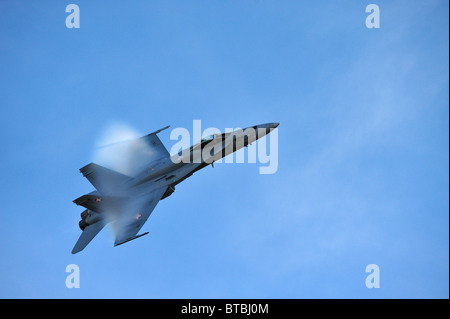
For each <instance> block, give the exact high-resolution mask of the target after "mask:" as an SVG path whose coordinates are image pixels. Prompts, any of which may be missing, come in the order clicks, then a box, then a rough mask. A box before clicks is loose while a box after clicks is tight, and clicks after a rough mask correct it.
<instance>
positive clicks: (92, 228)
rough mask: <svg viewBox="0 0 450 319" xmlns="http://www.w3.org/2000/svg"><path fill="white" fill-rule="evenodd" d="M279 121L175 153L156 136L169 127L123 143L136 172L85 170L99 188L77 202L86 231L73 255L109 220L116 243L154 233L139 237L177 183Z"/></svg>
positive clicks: (95, 167)
mask: <svg viewBox="0 0 450 319" xmlns="http://www.w3.org/2000/svg"><path fill="white" fill-rule="evenodd" d="M278 125H279V123H267V124H262V125H255V126H252V127H248V128H246V129H243V130H242V129H240V130H236V131H234V132H231V133H221V134H214V135H211V136H209V137H208V138H204V139H202V140H201V141H200V142H199V143H197V144H195V145H193V146H191V147H190V148H187V149H184V150H182V151H180V152H179V153H178V154H175V155H172V156H170V154H169V152H168V151H167V149H166V148H165V147H164V145H163V144H162V142H161V140H160V139H159V138H158V136H157V135H156V134H157V133H159V132H161V131H162V130H164V129H166V128H168V126H167V127H165V128H162V129H160V130H158V131H156V132H153V133H150V134H148V135H146V136H144V137H141V138H139V139H135V140H131V141H127V142H122V143H119V146H120V149H121V150H123V149H127V151H128V152H129V153H130V152H131V155H132V156H131V157H132V160H133V161H132V165H133V168H134V173H133V174H132V175H125V174H122V173H119V172H117V171H115V170H112V169H109V168H106V167H103V166H100V165H97V164H95V163H90V164H88V165H86V166H84V167H83V168H81V169H80V171H81V173H82V174H83V176H84V177H86V178H87V179H88V180H89V182H90V183H91V184H92V185H93V186H94V187H95V189H96V190H95V191H93V192H91V193H89V194H86V195H83V196H81V197H79V198H77V199H75V200H74V201H73V202H74V203H75V204H77V205H80V206H83V207H84V208H86V210H84V211H83V212H82V213H81V220H80V222H79V226H80V229H81V230H82V233H81V235H80V238H79V239H78V241H77V243H76V244H75V246H74V248H73V250H72V254H76V253H78V252H80V251H82V250H83V249H84V248H85V247H86V246H87V245H88V244H89V242H90V241H91V240H92V239H93V238H94V237H95V236H96V235H97V234H98V233H99V232H100V231H101V230H102V229H103V227H104V226H105V225H106V224H110V225H111V226H112V229H113V231H114V236H115V241H114V246H118V245H121V244H124V243H126V242H129V241H130V240H133V239H136V238H138V237H141V236H144V235H146V234H148V232H146V233H143V234H140V235H137V233H138V232H139V230H140V229H141V228H142V226H143V225H144V223H145V222H146V221H147V219H148V218H149V216H150V214H151V213H152V211H153V210H154V208H155V207H156V204H158V202H159V201H160V200H161V199H164V198H166V197H168V196H170V195H171V194H172V193H173V192H174V191H175V186H176V185H177V184H179V183H181V182H182V181H184V180H185V179H186V178H188V177H190V176H192V174H194V173H195V172H196V171H198V170H200V169H202V168H204V167H206V166H208V165H214V162H215V161H217V160H218V159H220V158H222V157H225V156H227V155H228V154H230V153H232V152H235V151H237V150H238V149H240V148H242V147H245V146H247V145H249V144H251V143H252V142H254V141H256V140H257V139H259V138H260V137H262V136H264V135H266V134H268V133H270V132H271V131H272V130H273V129H275V128H276V127H277V126H278ZM118 152H120V150H119V151H118Z"/></svg>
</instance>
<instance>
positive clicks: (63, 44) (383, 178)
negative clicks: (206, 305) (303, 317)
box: [0, 0, 449, 298]
mask: <svg viewBox="0 0 450 319" xmlns="http://www.w3.org/2000/svg"><path fill="white" fill-rule="evenodd" d="M69 3H71V2H67V3H66V2H64V1H12V0H11V1H1V2H0V143H1V149H2V156H1V157H0V164H1V168H2V173H1V192H0V199H1V201H2V205H1V209H0V212H1V213H0V217H1V221H0V240H1V246H0V252H1V254H0V297H1V298H448V297H449V90H448V85H449V83H448V82H449V64H448V59H449V40H448V39H449V34H448V32H449V31H448V30H449V16H448V15H449V13H448V12H449V7H448V6H449V3H448V1H395V2H393V1H374V2H369V1H308V2H306V1H272V0H248V1H237V0H235V1H231V0H230V1H228V0H227V1H218V0H215V1H82V0H79V1H78V0H77V1H76V2H75V3H76V4H77V5H78V6H79V8H80V28H79V29H68V28H66V25H65V20H66V17H67V16H68V13H66V12H65V7H66V5H68V4H69ZM370 3H376V4H377V5H378V6H379V8H380V28H379V29H368V28H367V27H366V25H365V20H366V17H367V16H368V13H366V12H365V8H366V6H367V5H368V4H370ZM193 120H201V121H202V127H204V128H206V127H217V128H219V129H222V130H224V129H225V128H229V127H246V126H251V125H254V124H260V123H266V122H280V126H279V128H278V138H279V143H278V153H279V154H278V156H279V160H278V171H277V172H276V173H275V174H272V175H260V174H259V165H258V164H251V163H245V164H222V165H220V164H218V165H216V167H215V168H214V169H212V168H211V167H208V168H206V169H204V170H202V171H200V172H198V173H196V174H195V175H194V176H192V177H191V178H189V179H188V180H186V181H185V182H183V183H182V184H180V185H178V186H177V190H176V192H175V193H174V194H173V195H172V196H171V197H169V198H167V199H165V200H163V201H161V202H160V203H159V204H158V206H157V207H156V209H155V211H154V212H153V214H152V215H151V216H150V218H149V220H148V221H147V223H146V224H145V225H144V227H143V228H142V231H148V232H150V234H149V235H148V236H145V237H142V238H139V239H137V240H135V241H132V242H130V243H127V244H125V245H122V246H119V247H115V248H113V243H112V238H111V234H110V232H108V230H104V231H103V232H102V233H100V234H99V235H98V236H97V237H96V238H95V239H94V240H93V242H92V243H91V244H90V245H89V246H88V247H87V248H86V249H85V250H84V251H83V252H81V253H79V254H77V255H72V254H71V250H72V247H73V245H74V244H75V242H76V240H77V238H78V236H79V234H80V230H79V228H78V221H79V214H80V213H81V212H82V210H83V209H82V208H81V207H77V206H76V205H75V204H73V203H72V200H73V199H75V198H77V197H79V196H81V195H83V194H85V193H88V192H90V191H92V190H93V187H92V186H91V185H90V184H89V182H88V181H87V180H85V179H84V178H83V177H82V175H81V174H80V173H79V171H78V169H79V168H81V167H82V166H84V165H86V164H87V163H89V162H90V161H92V158H93V149H94V146H95V143H96V141H98V139H99V136H101V134H102V132H104V130H105V128H107V127H108V126H110V125H111V123H123V124H124V125H129V126H130V127H132V128H133V129H134V130H136V131H138V132H139V133H140V134H142V135H144V134H147V133H150V132H153V131H155V130H157V129H160V128H162V127H164V126H166V125H171V127H172V128H175V127H185V128H188V129H190V130H191V129H192V123H193ZM169 134H170V132H169V131H163V132H161V133H160V138H161V140H162V141H163V143H165V145H166V146H167V148H168V149H170V148H171V146H172V145H173V144H174V143H175V142H174V141H171V140H170V138H169V136H170V135H169ZM68 264H77V265H78V266H79V268H80V288H78V289H77V288H73V289H68V288H67V287H66V285H65V280H66V276H67V275H68V273H66V272H65V270H66V266H67V265H68ZM369 264H376V265H378V266H379V269H380V288H372V289H368V288H366V285H365V279H366V276H367V275H368V273H366V272H365V268H366V266H367V265H369Z"/></svg>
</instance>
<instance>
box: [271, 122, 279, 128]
mask: <svg viewBox="0 0 450 319" xmlns="http://www.w3.org/2000/svg"><path fill="white" fill-rule="evenodd" d="M278 125H280V123H278V122H275V123H272V127H273V128H277V127H278Z"/></svg>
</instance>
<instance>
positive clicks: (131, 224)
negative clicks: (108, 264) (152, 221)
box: [112, 187, 167, 246]
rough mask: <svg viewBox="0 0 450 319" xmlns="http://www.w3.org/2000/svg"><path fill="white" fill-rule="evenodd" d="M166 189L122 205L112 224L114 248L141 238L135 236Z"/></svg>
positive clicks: (158, 189) (157, 190) (152, 192)
mask: <svg viewBox="0 0 450 319" xmlns="http://www.w3.org/2000/svg"><path fill="white" fill-rule="evenodd" d="M166 189H167V187H161V188H157V189H155V190H153V191H151V192H150V193H147V194H145V195H142V196H140V197H138V198H135V199H130V200H128V201H127V202H126V203H124V205H123V206H122V207H121V209H120V211H118V212H117V214H118V215H117V217H116V218H115V220H114V221H113V224H112V228H113V230H114V233H115V241H114V246H117V245H121V244H123V243H126V242H127V241H130V240H132V239H135V238H137V237H139V236H141V235H139V236H136V234H137V233H138V231H139V230H140V229H141V227H142V226H143V225H144V224H145V222H146V221H147V219H148V217H149V216H150V214H151V213H152V212H153V210H154V209H155V207H156V205H157V204H158V202H159V200H160V199H161V197H162V196H163V194H164V193H165V191H166Z"/></svg>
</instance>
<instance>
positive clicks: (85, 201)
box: [73, 194, 126, 213]
mask: <svg viewBox="0 0 450 319" xmlns="http://www.w3.org/2000/svg"><path fill="white" fill-rule="evenodd" d="M125 200H126V197H116V196H100V195H94V194H87V195H83V196H81V197H78V198H77V199H75V200H74V201H73V202H74V203H75V204H77V205H79V206H83V207H85V208H87V209H90V210H93V211H94V212H97V213H102V212H104V211H107V210H108V208H111V207H115V208H117V207H120V205H121V204H122V203H123V202H124V201H125Z"/></svg>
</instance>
